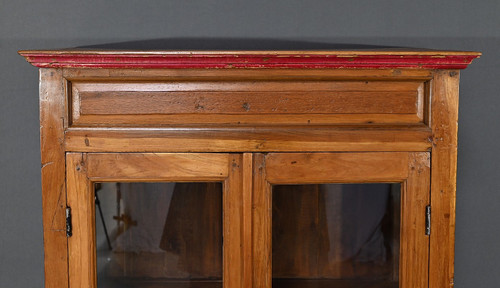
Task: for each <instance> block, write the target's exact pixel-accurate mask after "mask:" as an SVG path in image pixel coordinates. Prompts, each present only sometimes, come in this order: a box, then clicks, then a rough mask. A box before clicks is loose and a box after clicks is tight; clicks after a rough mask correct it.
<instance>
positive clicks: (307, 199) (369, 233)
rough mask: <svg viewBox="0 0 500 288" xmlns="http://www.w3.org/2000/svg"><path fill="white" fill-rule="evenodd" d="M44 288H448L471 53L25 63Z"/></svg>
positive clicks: (224, 54) (40, 54)
mask: <svg viewBox="0 0 500 288" xmlns="http://www.w3.org/2000/svg"><path fill="white" fill-rule="evenodd" d="M20 54H21V55H23V56H24V57H26V59H27V60H28V61H29V62H30V63H32V64H33V65H35V66H37V67H39V68H40V117H41V120H40V121H41V122H40V123H41V125H40V130H41V153H42V154H41V156H42V189H43V191H42V193H43V223H44V241H45V278H46V287H70V288H83V287H85V288H87V287H94V288H95V287H98V288H112V287H199V288H207V287H221V288H222V287H223V288H234V287H238V288H244V287H255V288H264V287H271V286H272V287H275V288H276V287H278V288H279V287H325V288H344V287H384V288H388V287H402V288H424V287H426V288H442V287H452V286H453V277H454V271H453V257H454V251H453V249H454V248H453V247H454V227H455V192H456V191H455V182H456V156H457V154H456V153H457V120H458V114H457V113H458V82H459V70H460V69H463V68H466V67H467V65H468V64H470V62H471V61H472V60H473V59H474V58H476V57H479V55H480V54H479V53H476V52H454V51H425V50H372V51H239V52H230V51H198V52H182V51H181V52H171V51H97V50H59V51H48V50H43V51H20Z"/></svg>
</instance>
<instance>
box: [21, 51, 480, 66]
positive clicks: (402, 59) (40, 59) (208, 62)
mask: <svg viewBox="0 0 500 288" xmlns="http://www.w3.org/2000/svg"><path fill="white" fill-rule="evenodd" d="M416 54H417V53H416ZM21 55H23V56H24V57H26V59H27V61H28V62H30V63H31V64H33V65H34V66H37V67H40V68H365V69H366V68H374V69H381V68H382V69H384V68H386V69H390V68H413V69H418V68H425V69H464V68H466V67H467V65H469V64H470V63H471V62H472V60H473V59H475V58H477V57H479V55H411V54H409V55H406V54H405V55H401V54H399V55H398V54H397V53H395V54H394V55H376V54H374V55H369V54H363V55H352V56H348V55H334V54H268V55H266V54H223V53H218V54H174V53H171V54H169V53H165V54H158V53H151V54H147V52H144V53H143V54H123V53H116V54H113V53H106V54H99V53H95V54H92V53H88V52H87V53H80V54H79V53H75V52H71V53H67V54H64V52H62V53H61V52H57V53H54V54H50V53H29V52H22V53H21Z"/></svg>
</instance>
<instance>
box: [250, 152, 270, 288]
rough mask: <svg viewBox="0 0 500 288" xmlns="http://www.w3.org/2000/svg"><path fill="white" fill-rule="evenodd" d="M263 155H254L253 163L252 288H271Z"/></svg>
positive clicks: (267, 205) (268, 220) (268, 217)
mask: <svg viewBox="0 0 500 288" xmlns="http://www.w3.org/2000/svg"><path fill="white" fill-rule="evenodd" d="M265 165H266V163H265V156H264V154H255V155H254V161H253V174H254V178H253V187H254V193H253V197H252V202H253V206H252V215H253V219H252V220H253V224H252V233H253V235H252V236H253V237H252V251H253V264H254V265H253V286H252V287H254V288H260V287H271V283H272V281H271V280H272V258H271V255H272V246H271V240H272V226H271V225H272V223H271V218H272V215H271V211H272V207H271V200H272V197H271V196H272V195H271V184H269V182H267V180H266V170H267V169H266V167H265Z"/></svg>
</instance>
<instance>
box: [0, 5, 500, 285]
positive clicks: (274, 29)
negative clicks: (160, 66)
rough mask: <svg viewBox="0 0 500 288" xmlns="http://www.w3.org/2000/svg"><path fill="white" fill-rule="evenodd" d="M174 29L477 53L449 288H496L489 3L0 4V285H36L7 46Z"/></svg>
mask: <svg viewBox="0 0 500 288" xmlns="http://www.w3.org/2000/svg"><path fill="white" fill-rule="evenodd" d="M184 37H188V38H202V39H209V38H217V43H219V46H221V48H224V43H227V46H228V47H229V46H231V45H235V44H234V43H236V45H240V46H243V47H241V48H245V47H248V48H249V49H252V48H261V47H259V46H258V45H257V46H254V44H252V43H257V42H259V39H274V40H279V39H282V40H288V42H282V43H281V44H279V45H275V46H280V45H281V46H285V47H274V48H289V49H294V48H300V44H299V43H298V42H296V41H299V40H300V41H309V42H315V43H357V44H371V45H390V46H409V47H421V48H436V49H454V50H476V51H481V52H483V54H484V55H483V57H482V58H481V59H479V60H476V61H475V62H474V63H473V64H472V65H471V66H470V67H469V68H468V69H467V70H464V71H463V72H462V77H461V87H460V93H461V95H460V121H459V125H460V130H459V159H458V187H457V189H458V191H457V226H456V261H455V267H456V278H455V285H456V286H455V287H457V288H465V287H498V283H500V272H499V271H500V261H499V260H500V245H499V243H500V240H499V239H500V219H499V218H500V217H499V215H500V214H499V212H498V206H500V193H499V188H500V185H499V180H500V175H499V168H500V167H499V163H500V153H498V151H497V149H498V148H499V145H498V143H499V142H500V133H499V131H498V124H499V123H500V113H499V112H498V108H499V107H500V97H499V95H497V94H498V91H500V73H499V72H498V69H499V64H500V53H498V52H499V51H498V50H499V48H500V1H498V0H492V1H467V0H445V1H430V0H425V1H422V0H421V1H401V0H385V1H374V0H361V1H314V0H309V1H299V0H279V1H277V0H274V1H260V0H254V1H248V0H246V1H239V0H238V1H235V0H224V1H212V0H184V1H165V0H154V1H153V0H150V1H132V0H127V1H125V0H119V1H118V0H109V1H95V0H92V1H90V0H87V1H64V0H39V1H25V0H16V1H8V0H0V64H1V67H0V68H1V69H0V97H1V104H0V145H1V146H0V169H1V171H0V183H1V185H0V195H1V200H0V287H43V277H44V276H43V242H42V241H43V239H42V217H41V215H42V210H41V195H40V164H39V163H40V156H39V132H38V131H39V130H38V128H39V127H38V125H39V124H38V99H37V97H38V76H37V69H36V68H34V67H32V66H30V65H29V64H27V63H26V62H25V61H24V59H23V58H22V57H20V56H18V55H17V53H16V51H17V50H19V49H41V48H64V47H74V46H80V45H92V44H102V43H109V42H116V41H131V40H142V39H158V38H160V39H165V38H177V40H176V41H177V43H181V44H182V43H184V42H183V40H182V39H180V38H184ZM244 39H250V40H249V41H245V40H244ZM167 42H168V41H167ZM194 42H195V44H196V45H198V46H199V47H198V48H200V49H203V48H211V47H210V46H205V47H204V45H203V43H204V41H194ZM169 43H170V42H169ZM207 43H208V42H207ZM273 45H274V44H273ZM273 45H270V47H269V48H273V47H272V46H273ZM181 46H182V45H181ZM318 46H321V45H320V44H318ZM167 48H168V47H167ZM174 48H175V47H174ZM264 48H265V47H264ZM310 48H314V47H310Z"/></svg>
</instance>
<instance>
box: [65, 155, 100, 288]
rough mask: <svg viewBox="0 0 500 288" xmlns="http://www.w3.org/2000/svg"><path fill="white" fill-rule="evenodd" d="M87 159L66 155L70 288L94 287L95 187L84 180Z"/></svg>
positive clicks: (95, 276)
mask: <svg viewBox="0 0 500 288" xmlns="http://www.w3.org/2000/svg"><path fill="white" fill-rule="evenodd" d="M86 156H87V155H86V154H85V153H68V154H67V155H66V163H67V166H66V177H67V180H66V181H67V183H66V185H67V195H68V196H67V197H68V206H69V207H71V218H72V226H73V235H72V236H71V237H69V238H68V254H69V258H68V259H69V261H68V264H67V265H68V270H69V287H71V288H90V287H97V275H96V260H97V259H96V245H95V222H94V216H95V203H94V187H93V183H92V182H91V181H90V179H89V178H88V177H87V168H88V166H87V163H88V162H87V159H86ZM109 168H110V167H108V169H109Z"/></svg>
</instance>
